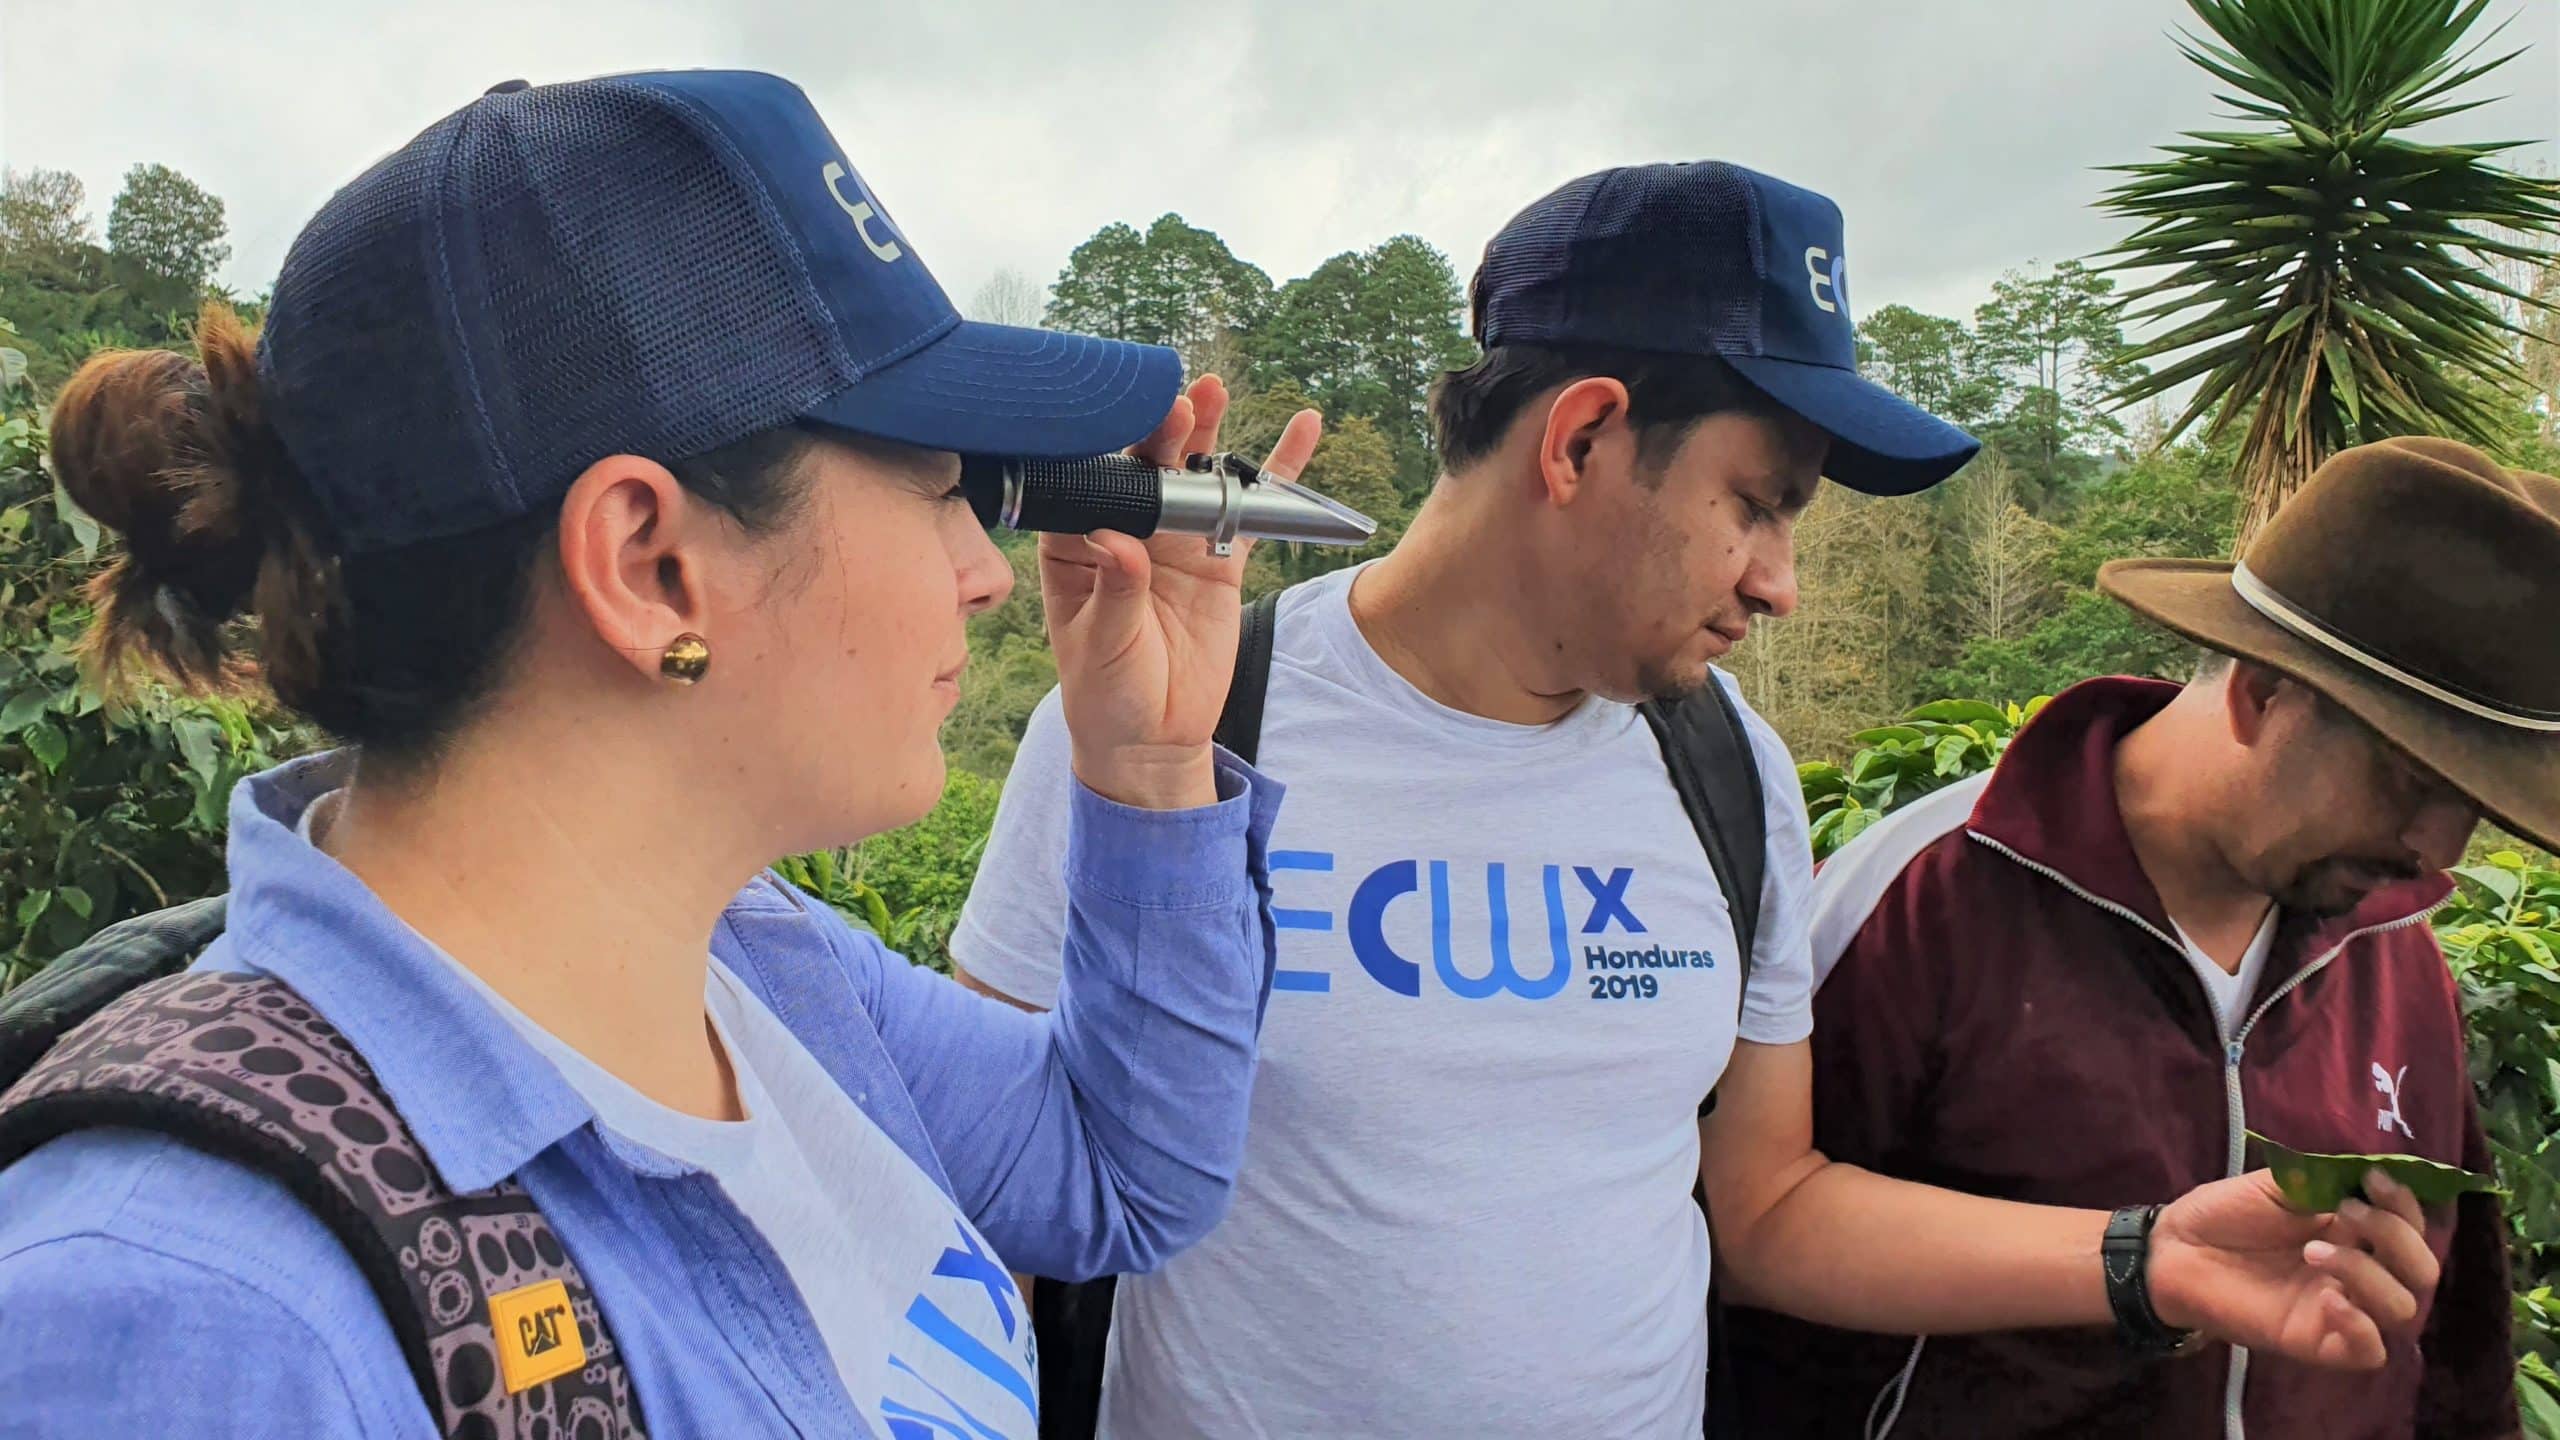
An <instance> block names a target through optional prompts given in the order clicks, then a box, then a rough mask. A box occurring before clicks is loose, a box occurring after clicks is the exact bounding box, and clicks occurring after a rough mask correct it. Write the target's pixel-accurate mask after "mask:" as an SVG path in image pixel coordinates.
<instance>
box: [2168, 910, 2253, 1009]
mask: <svg viewBox="0 0 2560 1440" xmlns="http://www.w3.org/2000/svg"><path fill="white" fill-rule="evenodd" d="M2169 928H2170V929H2172V930H2174V931H2176V932H2177V934H2178V943H2179V944H2180V945H2181V946H2184V947H2185V948H2186V952H2187V963H2188V964H2189V965H2191V966H2194V967H2195V972H2196V978H2197V979H2199V980H2201V981H2203V982H2204V994H2205V998H2206V999H2207V1000H2210V1001H2212V1002H2213V1019H2214V1023H2215V1024H2217V1025H2219V1026H2221V1027H2222V1038H2223V1039H2225V1040H2229V1039H2230V1038H2231V1037H2233V1036H2234V1035H2237V1034H2239V1033H2240V1022H2242V1021H2244V1020H2246V1019H2248V1018H2249V1012H2248V1009H2247V1006H2248V1004H2249V997H2250V996H2251V995H2254V994H2256V993H2257V990H2258V977H2259V976H2260V975H2262V974H2264V973H2265V972H2266V968H2267V952H2268V951H2269V950H2271V949H2273V948H2274V947H2275V942H2276V907H2275V906H2273V905H2270V906H2268V907H2267V918H2266V919H2264V920H2261V921H2259V922H2258V933H2257V934H2255V935H2253V936H2251V937H2250V938H2249V948H2248V949H2246V950H2244V951H2242V952H2240V968H2239V970H2238V971H2236V972H2234V971H2230V970H2225V969H2223V968H2222V962H2221V961H2219V960H2216V959H2214V958H2213V957H2212V956H2210V955H2207V954H2206V953H2204V947H2203V946H2201V945H2198V944H2197V943H2196V941H2195V937H2194V936H2192V935H2189V934H2188V933H2187V927H2185V926H2184V925H2181V924H2179V923H2178V922H2177V921H2176V920H2174V919H2172V920H2171V921H2170V922H2169Z"/></svg>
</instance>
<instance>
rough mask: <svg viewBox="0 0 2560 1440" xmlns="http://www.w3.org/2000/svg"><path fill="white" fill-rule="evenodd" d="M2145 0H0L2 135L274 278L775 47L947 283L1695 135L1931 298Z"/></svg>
mask: <svg viewBox="0 0 2560 1440" xmlns="http://www.w3.org/2000/svg"><path fill="white" fill-rule="evenodd" d="M2491 13H2492V14H2493V15H2495V16H2500V17H2512V22H2511V24H2510V26H2509V28H2508V31H2507V34H2506V36H2505V37H2503V38H2504V39H2505V40H2506V41H2507V42H2509V43H2510V44H2520V45H2522V46H2524V47H2525V48H2526V54H2525V55H2524V57H2523V58H2521V59H2519V60H2517V61H2516V62H2515V63H2513V64H2512V65H2510V66H2508V67H2507V68H2506V69H2505V70H2504V71H2502V72H2500V73H2499V74H2498V75H2497V76H2496V77H2494V81H2493V85H2492V87H2491V88H2492V89H2493V90H2494V91H2502V92H2504V93H2505V94H2506V95H2507V96H2508V97H2509V98H2508V99H2506V100H2504V101H2502V102H2500V103H2498V104H2495V105H2492V106H2488V107H2486V108H2484V109H2482V110H2480V111H2476V112H2474V113H2473V114H2471V115H2468V116H2463V117H2460V118H2458V119H2456V120H2453V121H2449V122H2446V124H2445V125H2444V126H2443V127H2442V128H2443V129H2444V130H2445V131H2446V132H2447V133H2448V134H2449V135H2459V136H2470V137H2481V136H2497V137H2501V138H2526V137H2531V138H2534V139H2537V140H2538V141H2540V142H2541V143H2539V144H2537V145H2536V146H2535V147H2534V149H2533V150H2531V151H2528V152H2525V154H2524V159H2523V163H2525V164H2528V165H2540V166H2542V167H2545V168H2552V167H2554V166H2555V164H2560V154H2555V144H2554V140H2555V137H2560V0H2499V3H2497V4H2496V5H2494V6H2493V8H2492V12H2491ZM2189 20H2190V17H2189V15H2188V12H2187V10H2186V8H2185V6H2184V5H2183V4H2182V3H2179V0H1926V3H1922V0H1800V3H1768V0H1761V3H1752V4H1743V3H1734V0H1629V3H1618V0H1547V3H1541V4H1514V3H1508V0H1427V3H1398V0H1367V3H1362V0H1224V3H1221V0H1195V3H1189V4H1166V3H1158V0H1115V3H1110V4H1092V3H1087V4H1074V3H1063V0H1046V3H994V0H923V3H918V0H908V3H903V4H896V5H889V4H881V3H876V0H720V3H673V0H557V3H552V0H441V3H435V4H407V3H401V4H393V3H381V0H293V3H283V0H271V3H265V4H242V3H224V0H192V3H142V0H0V163H5V164H7V165H11V166H17V167H21V168H23V167H27V166H34V165H43V166H51V167H57V168H66V169H69V170H72V171H74V172H76V173H77V174H79V175H80V177H81V178H82V179H83V180H84V181H86V182H87V184H88V189H89V198H90V202H91V207H92V209H93V210H94V211H95V212H96V214H97V217H98V220H99V225H100V229H101V230H102V231H103V228H104V219H105V211H106V207H107V204H108V202H109V201H110V200H111V199H112V198H113V196H114V194H115V191H116V188H117V185H118V181H119V177H120V176H121V175H122V174H123V172H124V170H125V169H126V168H127V167H128V166H130V165H133V164H135V163H137V162H141V161H155V160H156V161H161V162H165V163H167V164H170V165H173V166H176V167H177V168H178V169H180V170H182V171H184V172H186V173H187V174H188V175H190V176H192V177H194V178H195V179H196V180H197V181H199V182H200V183H202V184H204V185H206V186H207V187H208V188H210V189H212V190H213V191H214V192H215V193H217V194H219V195H221V196H222V197H223V199H224V200H225V201H226V202H228V204H229V206H230V218H231V243H232V247H233V255H232V259H231V261H230V264H229V265H228V266H227V267H225V270H224V272H223V277H222V278H223V279H224V280H225V281H226V282H227V283H229V284H230V285H231V286H232V287H234V288H235V289H237V290H239V291H242V292H244V293H247V292H254V291H256V290H259V289H262V288H264V287H265V286H266V285H267V284H268V283H269V281H270V280H271V279H272V278H273V276H274V274H275V272H276V268H277V265H278V263H279V262H280V260H281V258H282V256H283V254H284V250H285V247H286V246H287V245H288V244H289V243H290V242H291V240H292V238H293V235H294V232H295V231H296V229H298V228H299V227H300V226H301V224H302V222H303V221H304V220H305V219H307V218H308V217H309V216H310V215H311V213H312V212H313V211H314V210H315V209H316V208H317V207H318V206H319V204H320V203H321V201H322V200H324V199H325V198H327V196H328V195H329V193H330V192H331V191H332V190H333V189H335V188H336V187H337V186H338V185H340V184H342V183H344V182H345V181H346V180H348V179H350V178H352V177H353V176H354V175H355V174H356V173H357V172H358V171H360V170H362V169H363V168H364V167H365V166H366V165H367V164H369V163H370V162H372V161H373V160H374V159H376V158H377V157H379V156H381V155H382V154H383V153H385V152H386V151H389V150H391V149H393V148H396V147H397V146H398V145H399V144H401V143H402V142H403V141H405V140H406V139H408V138H409V137H410V136H411V135H414V134H415V133H417V132H418V131H419V130H421V129H423V128H425V127H426V126H427V125H428V124H430V123H432V122H433V121H434V120H436V119H437V118H438V117H440V116H442V115H444V114H446V113H448V112H449V111H451V110H453V109H455V108H457V107H459V106H461V105H462V104H464V103H466V102H468V101H469V100H470V99H471V98H472V97H473V96H475V95H477V94H479V93H480V92H481V91H482V90H484V89H486V88H487V87H488V86H489V85H491V84H493V83H495V82H497V81H500V80H505V79H510V78H514V77H523V78H525V79H529V80H532V81H534V82H536V83H541V82H544V81H551V80H563V79H571V78H575V77H578V76H584V75H592V74H599V73H605V72H611V71H617V70H629V69H642V68H654V67H677V66H744V67H752V68H757V69H766V70H774V71H778V72H780V73H782V74H784V75H787V76H789V77H791V78H792V79H794V80H797V81H799V82H800V84H801V85H803V86H804V87H805V88H806V89H807V90H808V91H809V93H810V94H811V96H812V97H813V98H814V99H815V100H816V102H817V105H818V108H819V110H820V111H821V113H823V114H824V115H825V116H826V118H827V120H828V122H829V123H830V125H831V126H832V127H833V129H834V130H835V133H836V135H837V137H838V138H839V139H840V140H841V141H842V142H843V144H844V147H845V150H846V153H847V155H848V156H849V157H850V158H851V160H852V161H853V163H854V165H855V167H856V168H857V169H858V170H860V171H861V172H862V174H863V176H864V178H865V179H866V180H868V181H869V182H870V185H871V188H872V189H873V190H874V191H875V192H877V193H878V194H879V195H880V196H881V197H882V199H883V201H884V202H885V204H886V205H887V207H888V209H889V210H890V212H891V213H892V214H894V215H895V216H896V217H897V219H898V222H899V224H900V226H901V228H902V229H903V230H904V231H905V232H906V234H907V235H908V237H909V238H910V240H911V241H912V242H913V243H914V245H915V247H916V248H917V249H918V250H919V251H920V252H921V253H922V254H923V256H924V257H925V259H926V260H927V262H928V263H929V264H930V265H931V266H932V268H933V270H934V272H935V273H936V275H937V276H939V277H940V279H941V280H942V282H943V284H944V286H945V288H947V289H948V290H949V291H950V292H951V293H952V296H953V298H954V299H955V300H957V301H960V302H962V303H966V301H967V300H968V298H969V295H970V292H971V291H972V290H974V289H975V288H976V287H977V286H978V285H979V284H980V283H981V282H982V281H984V280H985V279H986V278H987V277H988V276H989V275H990V274H991V273H993V272H994V271H995V270H996V269H998V268H999V267H1012V268H1016V269H1019V270H1022V271H1024V272H1026V273H1029V274H1030V275H1032V276H1033V277H1034V278H1036V279H1039V280H1041V281H1043V282H1045V281H1047V280H1048V279H1050V278H1051V277H1052V276H1054V275H1055V273H1056V271H1057V268H1058V266H1059V264H1060V263H1061V262H1062V261H1063V260H1064V259H1065V258H1066V254H1067V252H1068V251H1069V250H1070V249H1072V248H1073V247H1074V246H1075V245H1076V244H1077V243H1078V242H1079V241H1081V240H1083V239H1084V238H1085V237H1086V236H1088V235H1090V234H1091V233H1092V232H1093V231H1094V230H1095V229H1096V228H1097V227H1099V226H1101V225H1103V224H1105V223H1107V222H1110V221H1113V220H1128V221H1132V222H1135V223H1137V224H1140V225H1143V224H1144V223H1145V222H1146V221H1147V220H1149V219H1152V218H1153V217H1154V216H1156V215H1158V214H1161V213H1163V212H1164V211H1167V210H1173V211H1178V212H1180V213H1181V214H1182V215H1183V216H1184V217H1185V218H1186V219H1188V220H1190V221H1191V222H1192V223H1194V224H1196V225H1202V226H1206V227H1207V228H1209V229H1211V230H1214V231H1216V232H1217V233H1218V234H1220V235H1221V236H1224V237H1225V238H1226V240H1227V242H1228V243H1229V244H1230V245H1231V246H1232V247H1233V248H1234V249H1235V251H1236V252H1237V253H1238V254H1239V255H1241V256H1243V257H1244V258H1246V259H1248V260H1250V261H1253V262H1254V263H1256V264H1258V265H1260V266H1262V267H1263V269H1265V270H1267V271H1269V272H1270V274H1271V276H1272V278H1273V279H1274V280H1275V281H1285V280H1288V279H1290V278H1292V277H1294V276H1298V275H1303V274H1305V273H1306V272H1307V271H1309V270H1310V269H1312V268H1314V267H1315V266H1316V265H1317V264H1319V263H1320V262H1322V261H1323V260H1324V259H1325V258H1326V257H1328V256H1330V255H1333V254H1335V253H1337V252H1340V251H1343V250H1347V249H1355V248H1360V247H1364V246H1367V245H1371V244H1374V243H1376V242H1377V241H1379V240H1382V239H1384V238H1386V237H1387V236H1389V235H1393V234H1395V233H1397V232H1399V231H1412V232H1414V233H1417V234H1419V235H1421V236H1423V237H1424V238H1425V239H1428V240H1429V241H1431V242H1432V243H1433V244H1435V245H1438V246H1439V247H1440V248H1441V249H1443V250H1444V251H1446V252H1448V254H1449V255H1450V257H1451V259H1452V261H1453V262H1454V263H1455V264H1456V266H1457V268H1458V271H1459V274H1460V276H1461V277H1462V278H1463V277H1464V276H1465V275H1466V274H1467V273H1468V272H1469V271H1470V270H1472V269H1473V267H1474V263H1475V260H1476V257H1477V256H1478V255H1479V254H1480V253H1481V252H1482V249H1483V246H1484V242H1485V240H1486V238H1487V237H1488V236H1489V235H1491V234H1492V232H1493V231H1494V229H1495V228H1496V227H1498V226H1499V225H1500V224H1501V223H1502V221H1503V220H1505V219H1506V218H1508V217H1509V216H1510V215H1511V214H1512V213H1513V212H1514V211H1516V210H1518V209H1519V208H1520V207H1521V206H1522V205H1524V204H1526V203H1527V202H1528V201H1530V200H1532V199H1534V198H1535V197H1537V196H1538V195H1540V194H1542V193H1544V192H1545V191H1546V190H1548V189H1549V188H1551V187H1553V186H1554V185H1556V184H1558V183H1559V182H1561V181H1563V180H1566V179H1568V178H1570V177H1572V176H1574V175H1577V174H1580V173H1583V172H1585V171H1588V170H1593V169H1598V168H1600V167H1603V166H1607V165H1613V164H1622V163H1626V162H1630V161H1644V160H1668V159H1695V158H1705V157H1713V158H1720V159H1728V160H1733V161H1738V162H1741V163H1744V164H1748V165H1751V166H1754V167H1757V168H1760V169H1765V170H1768V171H1770V172H1772V173H1774V174H1777V175H1780V176H1782V177H1784V178H1786V179H1789V180H1792V181H1795V182H1796V183H1799V184H1803V185H1807V186H1811V187H1812V188H1814V189H1818V190H1822V191H1825V192H1827V193H1829V194H1830V195H1831V196H1832V197H1833V198H1834V199H1836V200H1838V201H1839V202H1840V204H1841V206H1842V208H1843V209H1844V211H1845V212H1846V213H1847V216H1848V246H1847V248H1848V250H1849V252H1850V255H1851V257H1852V264H1853V266H1854V269H1853V272H1852V273H1853V274H1854V275H1855V276H1856V277H1857V281H1856V288H1855V291H1854V293H1855V295H1856V297H1857V302H1858V307H1859V310H1860V311H1861V312H1862V313H1863V312H1866V311H1870V310H1872V309H1874V308H1875V307H1877V306H1879V305H1881V304H1885V303H1887V302H1891V301H1900V302H1903V303H1906V304H1911V305H1916V306H1919V307H1921V308H1923V309H1927V310H1934V311H1938V312H1941V313H1948V314H1968V313H1970V311H1971V309H1972V307H1973V306H1974V305H1975V304H1976V303H1977V302H1979V301H1980V300H1981V299H1982V298H1983V297H1984V296H1985V294H1986V292H1987V289H1988V286H1989V284H1990V282H1991V280H1992V279H1993V278H1994V277H1996V276H1997V275H1998V274H1999V273H2000V272H2001V271H2002V270H2004V269H2007V268H2009V267H2011V266H2016V265H2021V264H2025V263H2027V262H2029V261H2034V260H2044V261H2051V260H2054V259H2057V258H2063V257H2067V256H2071V255H2075V254H2082V253H2086V252H2088V251H2090V250H2094V249H2097V248H2101V247H2103V246H2105V245H2107V244H2109V243H2111V242H2112V241H2113V240H2114V239H2116V238H2117V236H2118V234H2119V233H2120V228H2121V227H2119V226H2118V225H2117V224H2116V223H2115V222H2113V221H2110V220H2108V219H2107V218H2105V217H2103V216H2101V215H2098V214H2096V213H2094V212H2092V211H2091V210H2090V209H2089V208H2088V203H2089V201H2090V200H2091V199H2092V198H2093V197H2094V196H2095V195H2096V194H2097V192H2098V190H2099V189H2100V188H2101V186H2102V185H2103V184H2104V177H2102V176H2100V175H2098V174H2097V173H2095V172H2094V171H2093V170H2092V168H2091V167H2093V166H2098V165H2103V164H2109V163H2117V162H2123V161H2129V160H2137V159H2141V158H2143V157H2144V155H2145V153H2146V152H2147V151H2148V150H2149V149H2150V147H2152V146H2154V145H2157V144H2159V143H2161V142H2164V141H2167V140H2170V139H2172V138H2173V136H2174V134H2175V132H2176V131H2178V130H2179V129H2182V128H2196V127H2200V126H2201V127H2206V128H2210V127H2211V126H2212V125H2213V123H2214V121H2215V110H2216V107H2215V106H2214V105H2213V103H2212V98H2211V94H2210V90H2209V82H2208V77H2206V76H2205V75H2204V74H2202V73H2201V72H2200V71H2197V70H2196V69H2194V68H2193V67H2191V66H2189V65H2188V64H2186V63H2185V62H2184V61H2183V60H2181V59H2180V58H2179V56H2178V54H2177V52H2176V50H2175V48H2174V47H2173V46H2172V44H2171V43H2170V40H2169V38H2168V32H2169V31H2170V30H2171V28H2172V27H2174V26H2177V25H2179V24H2181V23H2187V22H2188V21H2189Z"/></svg>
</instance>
